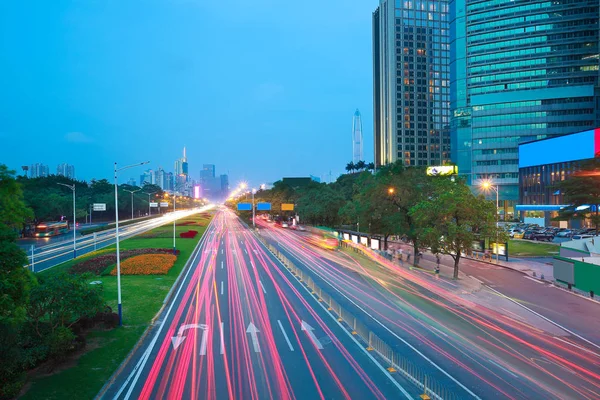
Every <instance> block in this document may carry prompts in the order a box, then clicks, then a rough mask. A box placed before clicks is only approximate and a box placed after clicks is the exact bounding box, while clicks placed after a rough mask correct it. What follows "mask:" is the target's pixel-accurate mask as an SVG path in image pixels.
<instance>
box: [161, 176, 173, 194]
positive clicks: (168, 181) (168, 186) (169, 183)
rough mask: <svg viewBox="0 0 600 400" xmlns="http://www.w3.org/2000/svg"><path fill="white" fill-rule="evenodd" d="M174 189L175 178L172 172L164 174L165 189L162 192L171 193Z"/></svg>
mask: <svg viewBox="0 0 600 400" xmlns="http://www.w3.org/2000/svg"><path fill="white" fill-rule="evenodd" d="M174 189H175V178H174V175H173V173H172V172H167V173H166V174H165V188H164V189H163V190H166V191H173V190H174Z"/></svg>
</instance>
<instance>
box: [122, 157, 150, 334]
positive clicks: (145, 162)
mask: <svg viewBox="0 0 600 400" xmlns="http://www.w3.org/2000/svg"><path fill="white" fill-rule="evenodd" d="M149 162H150V161H144V162H141V163H138V164H132V165H128V166H126V167H121V168H118V169H117V163H115V224H116V229H115V242H116V245H117V301H118V303H117V306H118V309H119V326H123V308H122V306H121V253H120V252H119V192H118V186H119V184H118V178H117V173H118V172H119V171H123V170H125V169H128V168H133V167H138V166H140V165H144V164H148V163H149Z"/></svg>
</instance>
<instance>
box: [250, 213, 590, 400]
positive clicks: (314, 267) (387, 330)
mask: <svg viewBox="0 0 600 400" xmlns="http://www.w3.org/2000/svg"><path fill="white" fill-rule="evenodd" d="M263 227H264V229H263V230H262V231H263V234H264V235H265V237H266V238H267V240H269V241H270V242H271V243H272V244H273V245H274V246H275V247H277V248H278V249H279V250H280V251H281V252H283V253H284V254H285V255H286V256H288V257H289V258H290V259H292V261H293V262H294V263H296V264H297V265H299V266H301V268H302V269H304V270H305V271H306V272H308V273H309V274H310V275H311V277H312V278H313V279H314V280H315V281H316V282H317V283H318V284H319V286H321V287H322V288H325V290H328V291H329V294H330V295H331V296H332V297H333V298H335V300H336V301H337V302H338V303H339V304H341V305H342V306H343V307H344V308H346V309H348V310H349V311H350V312H351V313H353V314H354V315H355V316H356V317H357V318H359V319H360V321H361V322H362V323H363V324H364V325H365V326H367V328H368V329H369V330H371V331H372V332H374V333H375V334H376V335H377V336H379V337H380V338H381V339H383V340H385V341H386V342H388V343H389V344H390V345H392V346H393V347H394V349H395V351H397V352H398V353H400V354H402V355H403V356H404V357H407V358H409V359H410V360H412V361H413V362H414V363H417V365H418V367H419V368H421V369H423V370H424V371H426V373H427V374H429V375H430V376H431V378H432V379H435V380H436V381H438V382H440V383H441V384H442V385H444V386H445V387H447V388H449V389H450V390H452V391H453V392H454V393H455V395H456V398H484V399H488V398H489V399H495V398H499V399H500V398H510V399H554V398H556V399H565V398H599V397H600V355H599V354H598V353H599V351H598V350H597V349H595V348H594V347H592V346H589V345H588V344H587V343H583V342H581V341H579V340H578V339H577V338H576V337H573V336H572V335H570V334H568V333H567V332H565V331H562V330H560V329H558V328H557V327H556V326H554V325H552V324H550V323H548V322H547V321H545V320H543V319H541V318H539V317H537V316H536V315H534V314H532V313H528V311H526V310H522V309H521V308H520V307H519V306H518V305H517V304H514V303H513V302H511V301H510V300H508V299H505V298H503V297H501V296H498V295H497V294H495V293H494V292H492V291H488V290H483V291H481V292H479V293H467V292H464V293H463V292H462V291H461V290H460V287H459V285H456V284H455V283H453V282H447V281H438V280H436V279H435V277H433V276H432V275H431V274H428V273H415V272H413V271H408V270H407V269H404V268H401V267H400V266H398V265H392V264H391V263H390V264H389V265H387V264H386V265H385V266H379V267H378V266H377V264H375V263H373V262H370V260H368V259H366V258H364V257H361V256H358V255H356V256H355V255H354V254H353V253H352V252H351V253H342V252H339V251H336V252H333V251H327V250H322V249H319V248H316V247H314V246H310V245H308V244H307V242H306V240H305V239H306V238H305V237H304V236H306V234H302V233H300V232H296V233H294V232H291V231H288V230H284V229H277V228H272V225H269V224H263ZM466 269H468V267H467V268H466ZM486 271H498V270H496V269H492V268H489V269H488V270H486ZM495 273H497V272H495ZM493 279H495V278H494V277H490V280H493ZM511 279H514V278H511ZM518 281H519V283H520V284H523V285H526V286H527V287H529V286H531V285H535V287H534V289H532V290H531V293H529V294H528V296H529V297H530V300H531V301H532V302H536V303H539V302H540V301H543V300H540V298H539V297H538V294H537V293H538V291H540V290H544V289H543V288H542V287H538V286H539V285H540V284H538V283H536V282H528V280H527V279H524V278H523V277H522V276H519V278H518ZM506 286H511V284H510V283H508V282H507V283H506ZM520 288H521V289H522V287H520V286H518V285H516V284H515V285H514V287H513V288H511V290H513V291H515V292H519V289H520ZM500 289H502V290H504V289H505V288H504V287H502V288H500ZM564 294H565V295H567V293H564ZM474 296H476V298H475V297H474ZM475 300H477V301H475ZM581 301H585V300H584V299H581ZM486 302H487V303H486ZM485 304H487V305H488V306H485ZM582 304H583V303H582ZM592 305H593V306H595V304H592ZM586 306H587V305H584V307H586ZM567 309H568V307H567ZM523 312H525V314H523ZM596 315H597V314H596ZM583 321H585V319H584V320H583ZM571 322H573V321H571ZM580 324H581V321H580ZM540 328H542V329H540ZM591 329H593V328H591Z"/></svg>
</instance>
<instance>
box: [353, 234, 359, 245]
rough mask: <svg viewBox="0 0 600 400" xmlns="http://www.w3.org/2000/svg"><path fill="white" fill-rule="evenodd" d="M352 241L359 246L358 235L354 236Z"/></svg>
mask: <svg viewBox="0 0 600 400" xmlns="http://www.w3.org/2000/svg"><path fill="white" fill-rule="evenodd" d="M352 241H353V242H354V243H356V244H358V236H356V235H352Z"/></svg>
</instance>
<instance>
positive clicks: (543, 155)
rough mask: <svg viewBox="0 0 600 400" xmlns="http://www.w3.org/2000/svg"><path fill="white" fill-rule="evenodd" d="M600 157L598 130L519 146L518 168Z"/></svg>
mask: <svg viewBox="0 0 600 400" xmlns="http://www.w3.org/2000/svg"><path fill="white" fill-rule="evenodd" d="M599 156H600V128H597V129H592V130H589V131H585V132H579V133H573V134H571V135H564V136H558V137H554V138H549V139H544V140H538V141H537V142H531V143H524V144H521V145H519V168H527V167H535V166H538V165H547V164H558V163H563V162H569V161H579V160H587V159H590V158H594V157H599Z"/></svg>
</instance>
